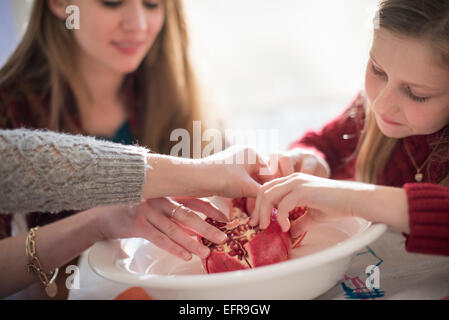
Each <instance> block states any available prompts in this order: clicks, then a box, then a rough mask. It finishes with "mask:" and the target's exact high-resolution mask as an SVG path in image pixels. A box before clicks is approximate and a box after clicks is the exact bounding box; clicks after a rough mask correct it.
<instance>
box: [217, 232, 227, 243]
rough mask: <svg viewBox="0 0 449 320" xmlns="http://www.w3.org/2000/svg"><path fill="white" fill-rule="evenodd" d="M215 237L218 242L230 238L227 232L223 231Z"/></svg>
mask: <svg viewBox="0 0 449 320" xmlns="http://www.w3.org/2000/svg"><path fill="white" fill-rule="evenodd" d="M215 238H216V239H217V242H218V243H223V242H225V241H226V240H228V236H227V235H226V233H223V232H221V233H220V234H218V235H217V236H216V237H215Z"/></svg>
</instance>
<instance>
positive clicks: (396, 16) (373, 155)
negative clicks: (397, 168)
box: [356, 0, 449, 185]
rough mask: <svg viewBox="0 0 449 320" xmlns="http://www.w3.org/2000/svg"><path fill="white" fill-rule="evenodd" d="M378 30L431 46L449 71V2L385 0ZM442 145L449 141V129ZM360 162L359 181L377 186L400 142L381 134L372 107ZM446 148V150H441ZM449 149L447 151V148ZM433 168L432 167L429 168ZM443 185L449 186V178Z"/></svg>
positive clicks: (357, 172)
mask: <svg viewBox="0 0 449 320" xmlns="http://www.w3.org/2000/svg"><path fill="white" fill-rule="evenodd" d="M374 22H375V26H376V28H377V27H379V28H384V29H385V30H389V31H390V32H393V33H395V34H398V35H401V36H406V37H410V38H414V39H419V40H421V41H426V42H427V43H429V45H430V46H431V48H433V50H435V52H436V53H437V54H438V55H439V56H440V57H441V58H442V63H443V64H444V66H445V67H447V68H448V69H449V2H448V1H435V0H381V1H380V4H379V10H378V12H377V14H376V18H375V21H374ZM443 134H444V135H445V137H444V140H443V141H442V143H441V146H445V145H447V143H448V142H449V129H448V128H446V129H445V130H443ZM360 141H361V144H360V145H359V147H358V154H357V161H356V179H357V180H359V181H363V182H368V183H376V178H377V176H378V174H379V173H380V171H381V170H382V169H383V168H384V166H385V165H386V163H387V161H388V158H389V157H390V154H391V152H392V150H393V148H394V147H395V145H396V143H397V141H398V140H397V139H393V138H389V137H386V136H385V135H383V134H382V132H381V131H380V129H379V127H378V125H377V123H376V120H375V118H374V114H373V112H372V110H371V107H370V106H367V109H366V118H365V127H364V130H363V135H362V139H361V140H360ZM439 149H443V148H439ZM445 150H447V149H445ZM445 153H447V152H441V150H438V152H437V156H436V157H435V159H434V160H436V159H439V160H441V158H442V157H444V159H446V160H447V157H448V155H447V154H445ZM428 167H429V166H428ZM439 183H440V184H443V185H449V175H448V176H446V177H444V178H443V179H442V180H441V181H439Z"/></svg>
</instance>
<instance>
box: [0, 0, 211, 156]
mask: <svg viewBox="0 0 449 320" xmlns="http://www.w3.org/2000/svg"><path fill="white" fill-rule="evenodd" d="M162 3H163V5H164V9H165V10H164V11H165V21H164V25H163V27H162V29H161V31H160V33H159V35H158V37H157V38H156V40H155V42H154V44H153V46H152V48H151V49H150V51H149V52H148V54H147V55H146V57H145V58H144V59H143V61H142V63H141V64H140V66H139V67H138V69H137V70H136V71H135V72H133V73H132V74H130V75H127V77H132V78H133V87H134V93H133V94H134V96H135V100H136V103H137V106H138V107H139V112H140V114H139V121H140V123H139V127H140V128H141V130H140V132H139V134H138V137H137V138H138V139H139V144H141V145H146V146H148V147H150V148H151V149H152V150H153V151H155V152H159V153H166V154H167V153H169V151H170V149H171V146H172V145H173V144H174V143H175V142H173V143H171V142H170V133H171V132H172V131H173V130H174V129H176V128H184V129H187V130H188V131H189V133H190V136H192V130H193V124H192V122H193V121H194V120H201V123H202V126H203V128H206V127H208V124H207V123H206V122H208V121H211V119H212V118H211V117H209V118H208V117H207V116H211V114H210V113H208V114H206V113H205V112H204V110H203V109H202V108H201V107H200V106H201V102H200V96H199V93H198V91H197V85H196V79H195V77H194V74H193V71H192V66H191V63H190V59H189V39H188V35H187V28H186V23H185V18H184V13H183V7H182V3H181V0H165V1H162ZM76 49H77V48H76V41H75V39H74V37H73V34H72V32H71V31H70V30H68V29H66V27H65V23H64V21H61V19H59V18H57V17H56V16H55V15H54V14H53V13H52V12H51V10H50V8H49V6H48V4H47V1H46V0H37V1H34V4H33V7H32V10H31V16H30V20H29V23H28V27H27V29H26V31H25V34H24V36H23V38H22V40H21V42H20V44H19V45H18V47H17V48H16V50H15V51H14V52H13V54H12V55H11V57H10V58H9V59H8V61H7V62H6V64H5V65H4V66H3V68H2V69H1V70H0V86H3V85H8V84H13V85H14V83H19V82H20V83H23V82H25V83H30V84H32V85H33V86H36V85H37V86H38V88H39V95H42V96H44V95H48V96H49V101H50V102H49V104H50V115H49V121H48V128H49V129H51V130H55V131H58V130H61V129H63V128H64V125H65V123H64V122H63V119H64V117H62V115H63V114H67V112H68V110H67V106H68V105H70V104H72V105H73V104H74V94H73V93H74V92H80V91H78V90H83V89H86V88H81V87H78V88H77V86H80V84H81V85H82V83H83V82H82V81H80V79H77V78H76V77H77V76H78V73H77V72H76V68H77V66H76V64H75V63H73V62H74V61H76V59H75V58H76V57H75V55H76V51H77V50H76ZM208 123H209V125H216V124H215V123H214V124H212V123H211V122H208Z"/></svg>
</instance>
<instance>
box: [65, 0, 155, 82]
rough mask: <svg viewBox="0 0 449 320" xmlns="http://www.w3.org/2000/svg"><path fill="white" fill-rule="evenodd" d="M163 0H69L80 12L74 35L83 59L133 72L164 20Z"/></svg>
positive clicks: (122, 71) (120, 71)
mask: <svg viewBox="0 0 449 320" xmlns="http://www.w3.org/2000/svg"><path fill="white" fill-rule="evenodd" d="M162 1H163V0H87V1H86V0H72V1H69V2H70V4H74V5H77V6H78V7H79V12H80V29H78V30H74V35H75V39H76V41H77V44H78V47H79V48H80V49H81V54H82V55H83V57H82V58H84V61H89V62H91V63H95V64H97V65H99V66H104V67H106V68H108V69H111V70H112V71H115V72H119V73H120V74H127V73H130V72H133V71H135V70H136V69H137V67H138V66H139V65H140V63H141V62H142V60H143V58H144V57H145V55H146V54H147V53H148V51H149V50H150V48H151V46H152V45H153V43H154V41H155V39H156V37H157V36H158V34H159V32H160V30H161V29H162V26H163V24H164V6H163V2H162Z"/></svg>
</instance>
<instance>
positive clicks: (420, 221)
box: [290, 94, 449, 255]
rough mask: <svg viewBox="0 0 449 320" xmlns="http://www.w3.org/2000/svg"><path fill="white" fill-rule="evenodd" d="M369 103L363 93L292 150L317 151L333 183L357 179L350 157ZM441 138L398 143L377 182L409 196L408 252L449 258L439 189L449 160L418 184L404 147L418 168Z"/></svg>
mask: <svg viewBox="0 0 449 320" xmlns="http://www.w3.org/2000/svg"><path fill="white" fill-rule="evenodd" d="M365 101H366V100H365V98H364V96H363V94H359V95H358V96H357V98H356V99H355V100H354V101H353V102H352V103H351V105H350V106H349V107H348V108H347V109H346V111H345V112H344V113H343V114H342V115H340V116H339V117H337V118H336V119H334V120H333V121H331V122H329V123H328V124H327V125H325V126H324V127H323V128H322V129H321V130H320V131H319V132H314V131H310V132H307V133H306V134H305V135H304V136H303V137H302V138H301V139H299V140H297V141H295V142H294V143H293V144H292V145H291V147H290V148H295V147H303V148H304V147H305V148H311V149H314V150H315V151H316V152H318V154H320V155H321V156H322V157H323V158H324V159H325V160H326V161H327V162H328V163H329V166H330V168H331V178H332V179H347V180H349V179H354V173H355V170H354V169H355V160H356V159H355V157H351V156H352V155H353V154H354V152H355V149H356V146H357V144H358V141H359V138H360V136H361V130H362V128H363V123H364V110H365V107H364V104H365ZM440 134H441V131H440V132H437V133H434V134H431V135H420V136H411V137H407V138H404V139H400V140H399V141H398V143H397V145H396V146H395V148H394V149H393V151H392V153H391V156H390V159H389V161H388V162H387V164H386V166H385V168H384V169H383V170H382V171H381V172H380V174H379V176H378V177H377V183H378V184H379V185H385V186H395V187H403V188H404V189H405V191H406V193H407V199H408V208H409V215H410V234H409V235H405V236H406V250H407V251H409V252H419V253H428V254H438V255H449V188H447V187H443V186H440V185H438V184H437V183H438V182H439V181H441V179H442V178H444V177H445V176H446V174H447V173H448V169H449V165H448V161H447V160H444V159H442V158H439V157H432V159H433V160H431V161H429V162H428V164H427V165H426V167H425V168H423V173H424V179H423V182H421V183H416V182H415V180H414V176H415V173H416V169H415V167H414V166H413V164H412V162H411V160H410V158H409V156H408V154H407V152H406V151H405V148H404V143H405V144H407V146H408V148H409V150H410V152H411V154H412V155H413V157H414V159H415V162H416V164H417V165H418V166H420V165H421V164H422V163H424V161H425V160H426V159H427V157H428V156H429V154H430V151H431V147H430V143H431V142H432V141H434V140H435V139H436V138H438V137H439V135H440ZM439 150H440V149H439ZM439 154H440V151H439ZM446 155H447V152H446Z"/></svg>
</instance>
